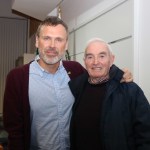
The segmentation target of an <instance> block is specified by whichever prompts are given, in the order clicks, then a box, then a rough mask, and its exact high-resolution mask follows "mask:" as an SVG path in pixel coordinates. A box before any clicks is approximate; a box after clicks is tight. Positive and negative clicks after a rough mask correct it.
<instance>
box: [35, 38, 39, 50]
mask: <svg viewBox="0 0 150 150" xmlns="http://www.w3.org/2000/svg"><path fill="white" fill-rule="evenodd" d="M38 39H39V38H38V36H36V37H35V47H36V48H38V47H39V40H38Z"/></svg>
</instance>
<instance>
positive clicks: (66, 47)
mask: <svg viewBox="0 0 150 150" xmlns="http://www.w3.org/2000/svg"><path fill="white" fill-rule="evenodd" d="M67 49H68V41H67V42H66V46H65V51H66V50H67Z"/></svg>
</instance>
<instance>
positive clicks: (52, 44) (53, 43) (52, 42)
mask: <svg viewBox="0 0 150 150" xmlns="http://www.w3.org/2000/svg"><path fill="white" fill-rule="evenodd" d="M50 47H55V40H53V39H52V40H51V42H50Z"/></svg>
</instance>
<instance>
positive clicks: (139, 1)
mask: <svg viewBox="0 0 150 150" xmlns="http://www.w3.org/2000/svg"><path fill="white" fill-rule="evenodd" d="M134 18H135V19H134V77H135V82H137V83H138V84H139V85H140V87H141V88H142V89H143V90H144V92H145V95H146V96H147V98H148V100H149V101H150V79H149V77H150V69H149V64H150V46H149V44H150V19H149V18H150V1H149V0H134Z"/></svg>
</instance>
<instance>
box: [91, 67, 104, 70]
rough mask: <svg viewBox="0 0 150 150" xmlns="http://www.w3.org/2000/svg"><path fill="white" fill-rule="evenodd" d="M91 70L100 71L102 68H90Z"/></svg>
mask: <svg viewBox="0 0 150 150" xmlns="http://www.w3.org/2000/svg"><path fill="white" fill-rule="evenodd" d="M92 70H95V71H101V70H102V67H92Z"/></svg>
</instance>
